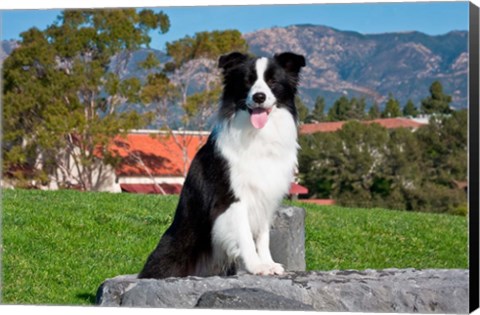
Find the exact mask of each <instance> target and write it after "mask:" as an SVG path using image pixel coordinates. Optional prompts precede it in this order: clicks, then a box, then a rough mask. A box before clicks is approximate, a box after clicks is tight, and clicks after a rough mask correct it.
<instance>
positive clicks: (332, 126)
mask: <svg viewBox="0 0 480 315" xmlns="http://www.w3.org/2000/svg"><path fill="white" fill-rule="evenodd" d="M360 122H361V123H363V124H374V123H376V124H379V125H380V126H383V127H385V128H387V129H393V128H411V129H412V130H416V129H418V128H420V127H422V126H425V125H426V124H428V120H427V121H425V120H416V119H410V118H404V117H395V118H379V119H374V120H364V121H360ZM345 123H347V121H332V122H319V123H313V124H303V125H301V126H300V130H299V132H300V134H313V133H317V132H335V131H338V130H340V129H342V127H343V125H344V124H345Z"/></svg>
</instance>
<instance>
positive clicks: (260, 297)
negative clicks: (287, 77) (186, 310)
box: [195, 288, 314, 311]
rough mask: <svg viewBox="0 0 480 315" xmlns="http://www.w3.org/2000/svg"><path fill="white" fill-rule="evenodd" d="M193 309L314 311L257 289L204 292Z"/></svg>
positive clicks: (306, 306) (299, 303)
mask: <svg viewBox="0 0 480 315" xmlns="http://www.w3.org/2000/svg"><path fill="white" fill-rule="evenodd" d="M195 307H198V308H221V309H237V310H290V311H291V310H306V311H313V310H314V309H313V307H312V306H311V305H307V304H304V303H302V302H299V301H296V300H292V299H289V298H285V297H283V296H280V295H277V294H273V293H271V292H268V291H265V290H262V289H257V288H237V289H227V290H222V291H211V292H206V293H204V294H203V295H202V296H201V297H200V299H199V300H198V302H197V305H196V306H195Z"/></svg>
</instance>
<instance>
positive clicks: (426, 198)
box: [299, 111, 467, 213]
mask: <svg viewBox="0 0 480 315" xmlns="http://www.w3.org/2000/svg"><path fill="white" fill-rule="evenodd" d="M466 126H467V112H466V111H458V112H454V113H452V115H451V116H442V117H441V118H439V117H434V118H432V119H431V121H430V124H429V125H427V126H424V127H421V128H419V129H418V130H417V131H415V132H412V131H411V130H410V129H405V128H398V129H391V130H388V129H385V128H383V127H381V126H380V125H378V124H362V123H360V122H356V121H351V122H348V123H346V124H344V126H343V128H342V129H341V130H340V131H338V132H331V133H316V134H310V135H302V136H300V138H299V142H300V145H301V147H302V150H300V153H299V172H300V175H299V176H300V179H301V183H302V184H304V185H305V186H307V187H308V189H309V194H310V197H316V198H333V199H335V200H337V202H339V203H340V204H343V205H347V206H356V207H386V208H392V209H398V210H414V211H428V212H442V213H456V212H458V209H460V208H462V207H464V205H465V204H466V195H465V193H464V192H463V191H462V190H461V189H458V187H456V182H464V181H466V177H467V173H466V172H467V128H466Z"/></svg>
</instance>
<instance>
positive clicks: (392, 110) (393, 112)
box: [382, 93, 402, 118]
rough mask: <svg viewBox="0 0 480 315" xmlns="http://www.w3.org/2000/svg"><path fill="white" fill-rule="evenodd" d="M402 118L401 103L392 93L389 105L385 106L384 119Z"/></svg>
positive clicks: (388, 101)
mask: <svg viewBox="0 0 480 315" xmlns="http://www.w3.org/2000/svg"><path fill="white" fill-rule="evenodd" d="M400 116H402V111H401V110H400V103H399V102H398V101H397V100H396V99H395V98H394V97H393V95H392V93H390V94H389V95H388V100H387V103H386V104H385V109H384V110H383V112H382V118H393V117H400Z"/></svg>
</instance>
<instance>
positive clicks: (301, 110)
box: [295, 95, 310, 124]
mask: <svg viewBox="0 0 480 315" xmlns="http://www.w3.org/2000/svg"><path fill="white" fill-rule="evenodd" d="M295 106H296V107H297V114H298V121H299V123H301V124H302V123H306V122H307V119H308V116H309V114H310V110H309V109H308V107H307V106H306V105H305V103H304V102H303V101H302V99H301V97H300V96H299V95H296V96H295Z"/></svg>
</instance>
